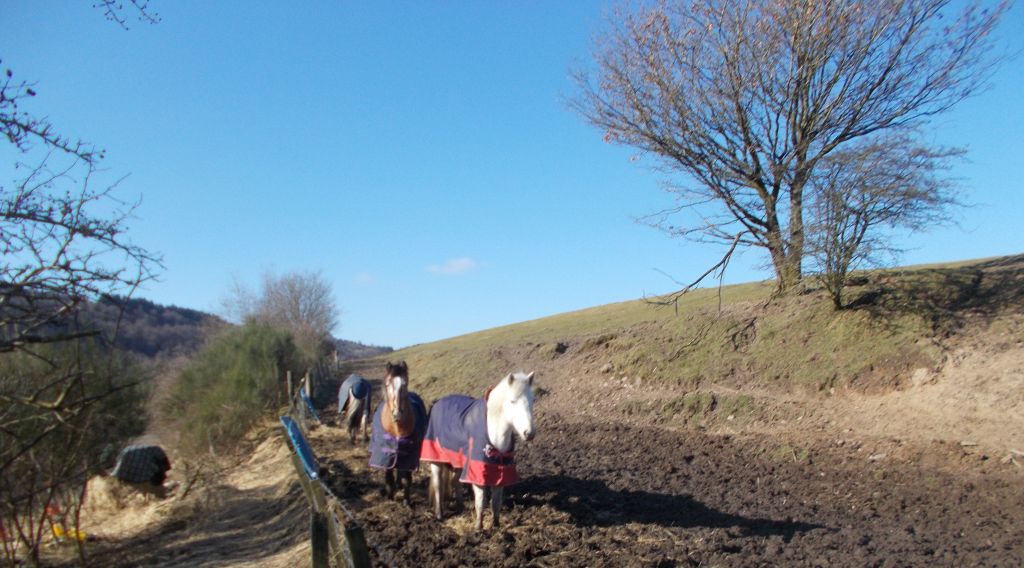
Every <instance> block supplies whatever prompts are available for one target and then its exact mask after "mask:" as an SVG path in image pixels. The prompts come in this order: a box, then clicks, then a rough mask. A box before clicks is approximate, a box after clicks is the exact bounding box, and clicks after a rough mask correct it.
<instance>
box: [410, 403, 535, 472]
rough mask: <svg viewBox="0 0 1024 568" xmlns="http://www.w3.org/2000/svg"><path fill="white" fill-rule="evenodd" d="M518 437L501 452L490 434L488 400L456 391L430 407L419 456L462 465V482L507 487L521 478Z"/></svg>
mask: <svg viewBox="0 0 1024 568" xmlns="http://www.w3.org/2000/svg"><path fill="white" fill-rule="evenodd" d="M515 449H516V448H515V439H514V438H513V440H512V446H511V447H510V448H509V450H508V451H507V452H499V451H498V449H497V448H495V447H494V446H492V445H491V443H490V440H489V439H488V437H487V399H486V398H481V399H474V398H472V397H469V396H465V395H461V394H453V395H449V396H446V397H444V398H442V399H441V400H439V401H437V402H436V403H435V404H434V406H433V407H431V409H430V423H429V424H428V425H427V433H426V434H425V435H424V437H423V449H422V451H421V452H420V459H421V460H423V461H427V462H437V463H447V464H450V465H451V466H452V467H454V468H462V476H461V477H460V478H459V481H461V482H463V483H472V484H474V485H486V486H489V487H504V486H506V485H512V484H513V483H516V482H518V481H519V474H517V473H516V460H515Z"/></svg>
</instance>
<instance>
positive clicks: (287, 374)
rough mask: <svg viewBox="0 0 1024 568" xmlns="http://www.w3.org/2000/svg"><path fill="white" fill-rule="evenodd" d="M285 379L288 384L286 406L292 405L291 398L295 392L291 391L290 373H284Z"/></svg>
mask: <svg viewBox="0 0 1024 568" xmlns="http://www.w3.org/2000/svg"><path fill="white" fill-rule="evenodd" d="M284 376H285V379H286V381H287V383H288V404H291V403H292V397H293V396H294V395H295V391H293V390H292V372H291V371H285V372H284Z"/></svg>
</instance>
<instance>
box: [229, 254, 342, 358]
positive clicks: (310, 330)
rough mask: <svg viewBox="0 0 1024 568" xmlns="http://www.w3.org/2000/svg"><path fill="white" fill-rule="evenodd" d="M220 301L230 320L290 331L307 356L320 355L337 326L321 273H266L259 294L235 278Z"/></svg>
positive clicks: (334, 305)
mask: <svg viewBox="0 0 1024 568" xmlns="http://www.w3.org/2000/svg"><path fill="white" fill-rule="evenodd" d="M222 304H223V306H224V308H225V310H226V312H227V313H226V315H228V317H230V318H231V319H234V320H236V321H240V322H243V323H245V322H257V323H263V324H266V325H270V326H272V327H276V328H278V329H283V330H286V331H288V332H290V333H291V334H292V335H293V337H294V338H295V343H296V345H297V346H298V347H299V348H300V350H302V352H303V353H304V354H305V355H306V356H307V357H309V358H310V359H315V358H317V357H318V356H319V355H320V354H321V353H320V350H321V345H322V344H323V342H324V341H325V340H328V339H329V338H330V335H331V331H332V330H333V329H334V328H335V327H336V326H337V325H338V315H339V310H338V307H337V304H336V303H335V301H334V296H333V293H332V292H331V287H330V284H328V282H327V281H326V280H324V278H323V275H322V274H321V273H320V272H289V273H286V274H283V275H280V276H279V275H276V274H274V273H271V272H267V273H265V274H264V275H263V281H262V284H261V287H260V291H259V292H258V293H254V292H252V291H251V290H250V289H249V288H247V287H246V286H245V285H243V284H241V283H239V282H237V281H236V282H235V283H234V285H233V289H232V290H231V292H230V293H229V294H228V297H227V298H225V299H224V300H222Z"/></svg>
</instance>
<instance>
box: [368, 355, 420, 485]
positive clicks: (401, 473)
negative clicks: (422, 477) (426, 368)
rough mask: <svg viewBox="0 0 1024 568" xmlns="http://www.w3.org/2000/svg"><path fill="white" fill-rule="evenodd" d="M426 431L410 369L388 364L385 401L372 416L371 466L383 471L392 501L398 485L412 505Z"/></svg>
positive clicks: (402, 362)
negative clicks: (411, 388) (412, 493)
mask: <svg viewBox="0 0 1024 568" xmlns="http://www.w3.org/2000/svg"><path fill="white" fill-rule="evenodd" d="M426 429H427V409H426V406H424V404H423V399H421V398H420V397H419V395H417V394H416V393H414V392H409V366H408V365H407V364H406V363H405V361H401V362H399V363H398V364H396V365H392V364H391V363H390V362H388V364H387V374H386V375H385V377H384V401H383V402H382V403H381V404H380V405H379V406H378V407H377V412H376V413H375V414H374V415H373V436H372V437H371V439H370V467H374V468H377V469H383V470H384V481H385V484H386V493H387V496H388V498H389V499H394V497H395V493H396V491H397V489H398V486H399V485H404V487H405V502H406V504H410V505H411V501H410V491H411V489H412V472H413V471H415V470H416V469H417V468H419V465H420V446H421V445H422V444H423V433H424V432H425V431H426ZM396 474H397V475H396Z"/></svg>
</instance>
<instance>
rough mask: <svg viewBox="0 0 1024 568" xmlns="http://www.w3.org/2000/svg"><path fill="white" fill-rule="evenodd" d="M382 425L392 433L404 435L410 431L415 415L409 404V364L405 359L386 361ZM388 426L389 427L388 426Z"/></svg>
mask: <svg viewBox="0 0 1024 568" xmlns="http://www.w3.org/2000/svg"><path fill="white" fill-rule="evenodd" d="M384 405H385V409H384V416H382V418H384V424H383V425H384V427H385V429H387V430H389V432H390V433H391V434H392V435H395V436H400V435H405V434H407V433H408V432H409V431H412V428H413V426H414V422H415V418H416V417H415V416H413V413H412V407H411V406H410V405H409V365H407V364H406V362H405V361H399V362H398V363H397V364H392V363H391V362H390V361H388V365H387V374H386V375H385V376H384ZM389 426H390V427H389Z"/></svg>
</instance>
